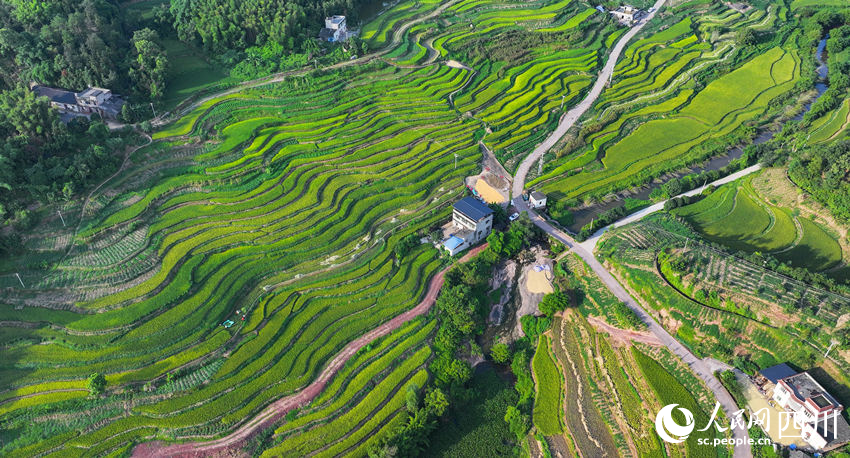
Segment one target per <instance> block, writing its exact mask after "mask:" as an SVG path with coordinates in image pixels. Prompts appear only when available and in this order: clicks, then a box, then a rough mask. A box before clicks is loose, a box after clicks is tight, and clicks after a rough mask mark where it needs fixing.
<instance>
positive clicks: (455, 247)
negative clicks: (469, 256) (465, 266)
mask: <svg viewBox="0 0 850 458" xmlns="http://www.w3.org/2000/svg"><path fill="white" fill-rule="evenodd" d="M468 247H469V244H468V243H466V240H464V239H462V238H460V237H458V236H456V235H454V234H452V235H451V237H449V238H447V239H446V240H445V241H444V242H443V248H445V249H446V251H448V252H449V255H451V256H454V255H456V254H458V253H460V252H461V251H463V250H465V249H467V248H468Z"/></svg>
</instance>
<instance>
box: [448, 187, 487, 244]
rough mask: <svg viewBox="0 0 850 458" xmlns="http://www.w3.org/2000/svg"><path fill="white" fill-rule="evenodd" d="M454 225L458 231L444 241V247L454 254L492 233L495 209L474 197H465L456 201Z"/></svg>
mask: <svg viewBox="0 0 850 458" xmlns="http://www.w3.org/2000/svg"><path fill="white" fill-rule="evenodd" d="M452 225H453V226H454V228H455V229H457V232H455V233H453V234H452V235H451V236H450V237H449V238H448V239H446V240H445V241H443V248H445V249H446V250H447V251H448V252H449V254H450V255H452V256H454V255H455V254H457V253H460V252H461V251H463V250H465V249H467V248H469V247H470V246H472V245H475V244H477V243H478V242H480V241H482V240H484V239H486V238H487V236H488V235H490V231H492V230H493V210H492V209H491V208H490V207H488V206H487V205H485V204H484V203H483V202H481V201H480V200H478V199H476V198H474V197H471V196H470V197H464V198H463V199H461V200H459V201H457V202H455V205H454V211H453V212H452Z"/></svg>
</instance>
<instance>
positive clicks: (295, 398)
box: [133, 243, 487, 458]
mask: <svg viewBox="0 0 850 458" xmlns="http://www.w3.org/2000/svg"><path fill="white" fill-rule="evenodd" d="M486 248H487V244H486V243H485V244H484V245H481V246H479V247H477V248H474V249H473V250H470V252H469V253H467V254H466V255H464V256H463V257H462V258H461V259H460V262H466V261H468V260H470V259H472V258H473V257H475V256H476V255H477V254H478V253H480V252H481V251H483V250H485V249H486ZM450 268H451V266H449V267H446V268H445V269H443V270H441V271H440V272H438V273H437V275H435V276H434V278H432V279H431V283H430V284H429V285H428V292H427V293H426V294H425V297H424V298H423V299H422V301H421V302H419V304H418V305H417V306H416V307H414V308H412V309H410V310H408V311H406V312H404V313H402V314H401V315H398V316H396V317H394V318H393V319H391V320H390V321H387V322H386V323H384V324H382V325H380V326H378V327H377V328H375V329H373V330H371V331H369V332H368V333H366V334H364V335H362V336H360V337H359V338H358V339H357V340H354V341H353V342H351V343H349V344H348V345H346V346H345V348H343V349H342V351H340V352H339V353H337V354H336V356H334V358H333V359H332V360H331V361H330V362H329V363H328V364H327V365H326V366H325V368H324V369H322V372H321V373H320V374H319V376H318V377H317V378H316V380H314V381H313V383H311V384H310V385H308V386H307V387H306V388H304V389H303V390H301V391H298V392H296V393H295V394H292V395H290V396H287V397H285V398H281V399H278V400H277V401H275V402H273V403H272V404H270V405H269V406H268V407H266V408H265V409H264V410H263V411H262V412H261V413H260V414H259V415H257V416H256V417H254V418H252V419H250V420H249V421H248V422H247V423H245V424H244V425H242V426H240V427H239V429H237V430H236V431H234V432H232V433H231V434H229V435H227V436H225V437H222V438H220V439H216V440H212V441H202V442H186V443H182V444H166V443H163V442H160V441H155V442H145V443H142V444H140V445H138V446H137V447H136V448H135V449H133V456H134V457H145V458H154V457H157V458H159V457H174V456H181V457H202V456H211V455H216V456H229V455H227V452H228V451H229V450H230V449H232V448H237V447H239V446H240V445H241V444H242V443H243V442H244V441H246V440H248V439H250V438H251V436H253V435H254V434H256V433H258V432H259V431H262V430H263V429H265V428H268V427H271V426H272V424H273V423H274V422H276V421H278V420H280V419H281V418H283V417H284V416H285V415H286V414H287V413H288V412H289V411H291V410H293V409H295V408H298V407H303V406H305V405H307V404H309V403H310V402H311V401H312V400H313V399H315V397H316V396H318V395H319V393H321V392H322V390H323V389H324V388H325V385H326V384H327V383H328V382H329V381H331V379H332V378H333V376H334V375H335V374H336V373H337V371H339V370H340V369H341V368H342V367H343V366H344V365H345V363H346V362H347V361H348V360H349V359H350V358H351V357H352V356H354V355H355V354H356V353H357V352H358V351H359V350H360V349H361V348H363V347H364V346H366V345H367V344H369V342H372V341H373V340H375V339H377V338H379V337H383V336H385V335H387V334H389V333H390V332H392V331H394V330H396V329H398V328H399V327H400V326H401V325H402V324H404V323H406V322H408V321H410V320H412V319H413V318H416V317H417V316H419V315H422V314H424V313H426V312H427V311H428V310H429V309H430V308H431V306H432V305H434V302H435V301H436V300H437V295H438V294H439V293H440V288H441V287H442V286H443V281H444V276H445V274H446V272H447V271H448V270H449V269H450Z"/></svg>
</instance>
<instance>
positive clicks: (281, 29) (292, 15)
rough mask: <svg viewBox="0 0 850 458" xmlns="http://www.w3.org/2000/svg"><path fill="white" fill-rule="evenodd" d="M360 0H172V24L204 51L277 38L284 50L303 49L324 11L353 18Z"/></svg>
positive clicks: (225, 50) (256, 44)
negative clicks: (314, 0)
mask: <svg viewBox="0 0 850 458" xmlns="http://www.w3.org/2000/svg"><path fill="white" fill-rule="evenodd" d="M361 4H362V1H360V0H323V1H319V2H308V1H305V0H288V1H280V2H269V1H266V0H171V10H170V11H171V14H172V15H173V18H174V28H175V29H176V30H177V34H178V36H179V37H180V39H181V40H183V41H196V42H198V43H199V44H201V45H202V46H203V47H204V49H206V50H207V51H209V52H214V53H219V54H228V53H230V54H233V53H238V52H241V51H244V50H246V49H248V48H250V47H263V46H265V45H267V44H270V43H276V44H277V45H279V46H280V47H281V50H282V51H283V53H286V54H289V53H295V52H303V51H308V50H309V48H310V46H314V45H315V40H314V38H315V37H316V35H317V34H318V29H319V28H320V27H322V26H323V23H324V22H323V21H324V18H325V16H330V15H333V14H346V15H348V18H349V19H348V20H349V21H351V20H356V19H357V10H358V9H359V6H360V5H361Z"/></svg>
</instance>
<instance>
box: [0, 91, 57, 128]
mask: <svg viewBox="0 0 850 458" xmlns="http://www.w3.org/2000/svg"><path fill="white" fill-rule="evenodd" d="M57 121H58V118H57V116H56V112H54V111H53V110H51V109H50V104H49V103H48V101H47V99H46V98H44V97H37V96H36V95H35V93H34V92H33V91H30V90H29V89H28V88H27V87H26V86H24V85H23V84H19V85H17V86H15V88H14V89H11V90H8V91H3V92H0V132H2V131H3V130H4V129H3V127H6V128H7V129H10V130H12V131H13V133H15V134H17V135H21V136H24V137H30V138H34V139H42V140H49V139H50V138H51V137H52V134H53V133H54V130H55V128H56V122H57ZM4 125H5V126H4Z"/></svg>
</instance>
